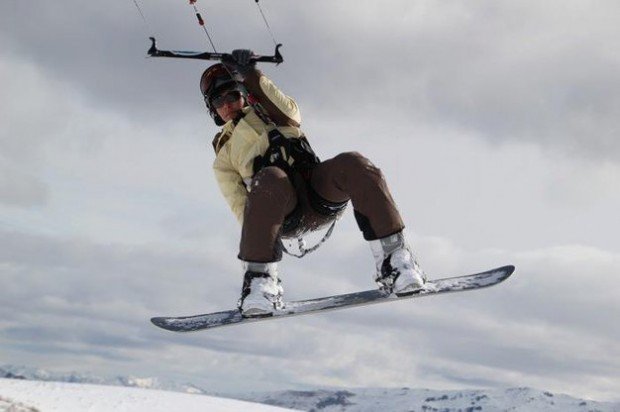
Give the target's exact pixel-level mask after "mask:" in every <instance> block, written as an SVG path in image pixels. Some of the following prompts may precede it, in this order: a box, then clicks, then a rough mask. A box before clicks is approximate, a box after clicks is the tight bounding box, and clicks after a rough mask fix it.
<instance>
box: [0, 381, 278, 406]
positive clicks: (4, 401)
mask: <svg viewBox="0 0 620 412" xmlns="http://www.w3.org/2000/svg"><path fill="white" fill-rule="evenodd" d="M3 405H4V406H3ZM0 411H3V412H4V411H7V412H8V411H11V412H14V411H15V412H17V411H19V412H39V411H40V412H52V411H59V412H61V411H62V412H71V411H89V412H109V411H114V412H125V411H126V412H142V411H143V412H174V411H184V412H194V411H195V412H202V411H210V412H238V411H249V412H280V411H282V412H284V411H285V409H282V408H278V407H275V406H268V405H260V404H256V403H250V402H244V401H238V400H232V399H224V398H216V397H212V396H206V395H192V394H186V393H178V392H167V391H157V390H152V389H140V388H126V387H118V386H101V385H91V384H75V383H64V382H42V381H27V380H21V379H0Z"/></svg>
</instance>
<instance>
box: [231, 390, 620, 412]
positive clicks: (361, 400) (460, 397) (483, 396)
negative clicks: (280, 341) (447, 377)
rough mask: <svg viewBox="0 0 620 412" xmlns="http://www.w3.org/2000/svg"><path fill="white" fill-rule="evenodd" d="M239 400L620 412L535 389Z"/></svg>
mask: <svg viewBox="0 0 620 412" xmlns="http://www.w3.org/2000/svg"><path fill="white" fill-rule="evenodd" d="M238 399H245V400H251V401H253V402H260V403H266V404H269V405H276V406H282V407H287V408H291V409H299V410H304V411H313V412H318V411H321V412H336V411H338V412H376V411H386V412H387V411H390V412H400V411H403V412H405V411H416V412H418V411H420V412H475V411H484V412H500V411H501V412H504V411H515V412H526V411H527V412H530V411H562V412H578V411H579V412H594V411H597V412H620V403H611V402H596V401H590V400H583V399H577V398H574V397H571V396H568V395H560V394H553V393H550V392H545V391H539V390H535V389H531V388H510V389H486V390H462V391H459V390H456V391H441V390H430V389H409V388H402V389H380V388H362V389H350V390H317V391H282V392H271V393H262V394H261V393H256V394H249V395H247V396H240V397H238Z"/></svg>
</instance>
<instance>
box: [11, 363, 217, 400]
mask: <svg viewBox="0 0 620 412" xmlns="http://www.w3.org/2000/svg"><path fill="white" fill-rule="evenodd" d="M0 378H8V379H23V380H35V381H46V382H67V383H86V384H94V385H108V386H123V387H131V388H142V389H158V390H166V391H174V392H183V393H192V394H204V395H208V394H212V393H211V392H208V391H206V390H205V389H202V388H199V387H197V386H195V385H192V384H179V383H177V382H172V381H162V380H160V379H157V378H138V377H134V376H116V377H113V378H104V377H101V376H96V375H89V374H79V373H75V372H73V373H54V372H50V371H47V370H44V369H36V368H28V367H24V366H13V365H2V366H0Z"/></svg>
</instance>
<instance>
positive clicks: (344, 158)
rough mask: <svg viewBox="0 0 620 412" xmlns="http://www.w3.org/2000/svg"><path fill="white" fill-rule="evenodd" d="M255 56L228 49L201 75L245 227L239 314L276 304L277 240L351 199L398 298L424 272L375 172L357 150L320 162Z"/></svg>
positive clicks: (224, 179) (325, 218)
mask: <svg viewBox="0 0 620 412" xmlns="http://www.w3.org/2000/svg"><path fill="white" fill-rule="evenodd" d="M253 56H254V54H253V53H252V51H250V50H235V51H234V52H233V53H232V58H229V59H226V60H225V62H224V63H218V64H214V65H213V66H211V67H209V68H207V69H206V70H205V71H204V73H203V74H202V77H201V79H200V90H201V92H202V95H203V96H204V100H205V103H206V105H207V108H208V110H209V113H210V115H211V117H212V118H213V120H214V121H215V123H216V124H217V125H218V126H222V130H221V131H220V132H219V133H218V134H216V136H215V138H214V139H213V148H214V150H215V154H216V158H215V161H214V164H213V170H214V172H215V176H216V179H217V182H218V184H219V187H220V190H221V192H222V195H223V196H224V198H225V199H226V201H227V202H228V204H229V206H230V208H231V209H232V211H233V213H234V214H235V216H236V218H237V220H238V221H239V222H240V223H241V226H242V229H241V241H240V248H239V255H238V257H239V259H240V260H241V261H242V262H243V266H244V271H245V273H244V278H243V286H242V292H241V298H240V300H239V304H238V306H239V309H240V311H241V313H242V315H243V316H245V317H252V316H268V315H270V314H272V313H273V312H274V311H276V310H279V309H282V306H283V300H282V293H283V288H282V285H281V281H280V279H279V278H278V273H277V262H279V261H280V260H281V258H282V242H281V239H286V238H298V237H299V236H303V234H304V233H308V232H310V231H314V230H318V229H320V228H324V227H326V226H327V225H330V224H331V223H332V222H333V221H335V220H336V219H337V218H338V217H339V216H340V215H341V214H342V212H343V211H344V209H345V207H346V205H347V203H348V202H349V201H351V203H352V205H353V209H354V214H355V219H356V221H357V224H358V226H359V228H360V230H361V231H362V233H363V236H364V239H366V240H367V241H369V244H370V248H371V250H372V253H373V255H374V258H375V261H376V277H375V281H376V282H377V283H378V284H379V286H380V287H381V288H384V289H386V290H389V291H390V292H391V293H395V294H396V295H399V296H402V295H407V294H411V293H414V292H416V291H419V290H420V289H421V288H422V287H423V286H424V283H425V281H426V277H425V275H424V273H423V272H422V270H421V269H420V268H419V266H418V264H417V262H416V260H415V258H414V256H413V253H412V251H411V249H410V248H409V246H408V243H407V241H406V239H405V236H404V234H403V229H404V224H403V220H402V219H401V216H400V214H399V212H398V210H397V208H396V205H395V204H394V200H393V199H392V196H391V195H390V192H389V190H388V187H387V184H386V181H385V179H384V177H383V174H382V173H381V171H380V170H379V169H378V168H377V167H375V166H374V165H373V164H372V163H371V162H370V161H369V160H368V159H366V158H365V157H363V156H362V155H361V154H359V153H357V152H347V153H341V154H339V155H337V156H336V157H334V158H332V159H328V160H325V161H320V160H319V159H318V158H317V157H316V155H315V154H314V152H313V151H312V149H311V147H310V145H309V143H308V140H307V139H306V137H305V136H304V133H303V132H302V130H301V129H300V125H301V115H300V111H299V107H298V106H297V103H296V102H295V101H294V100H293V99H292V98H290V97H288V96H286V95H285V94H283V93H282V92H281V91H280V90H279V89H278V88H277V87H276V86H275V85H274V83H273V82H272V81H271V80H270V79H268V78H267V77H266V76H265V75H264V74H262V73H261V72H260V71H259V70H257V69H256V64H255V62H254V61H253V59H252V57H253Z"/></svg>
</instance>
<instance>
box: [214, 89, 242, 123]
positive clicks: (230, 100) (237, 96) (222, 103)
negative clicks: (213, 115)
mask: <svg viewBox="0 0 620 412" xmlns="http://www.w3.org/2000/svg"><path fill="white" fill-rule="evenodd" d="M218 100H219V101H218ZM213 103H214V106H215V110H216V111H217V114H218V115H219V116H220V117H221V118H222V120H224V121H225V122H227V121H229V120H232V119H234V118H235V117H236V116H237V115H238V114H239V112H240V111H241V109H243V106H244V105H245V101H244V99H243V95H242V94H241V93H239V92H236V91H231V92H228V93H225V94H224V95H222V96H219V97H218V98H215V99H213Z"/></svg>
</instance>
